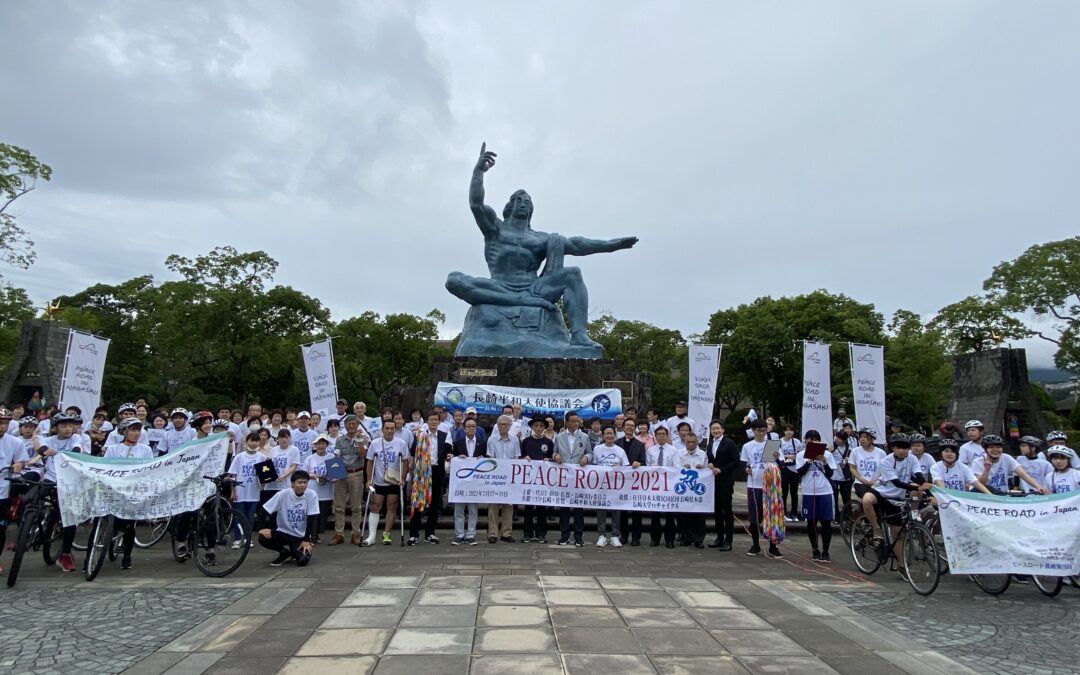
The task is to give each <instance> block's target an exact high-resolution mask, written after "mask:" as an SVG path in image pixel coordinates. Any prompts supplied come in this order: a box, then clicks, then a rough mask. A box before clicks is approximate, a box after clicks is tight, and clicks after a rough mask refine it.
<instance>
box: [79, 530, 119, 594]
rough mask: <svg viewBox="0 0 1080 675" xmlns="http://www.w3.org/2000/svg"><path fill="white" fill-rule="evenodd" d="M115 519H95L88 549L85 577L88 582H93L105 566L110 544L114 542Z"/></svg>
mask: <svg viewBox="0 0 1080 675" xmlns="http://www.w3.org/2000/svg"><path fill="white" fill-rule="evenodd" d="M112 531H113V517H112V516H101V517H100V518H95V519H94V529H93V534H92V535H91V536H90V543H89V545H88V546H87V548H86V568H85V569H84V570H83V575H84V576H85V577H86V580H87V581H93V580H94V578H95V577H97V575H98V572H100V571H101V566H102V565H104V564H105V556H106V555H108V553H109V551H108V548H109V543H110V542H111V541H112Z"/></svg>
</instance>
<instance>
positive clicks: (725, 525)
mask: <svg viewBox="0 0 1080 675" xmlns="http://www.w3.org/2000/svg"><path fill="white" fill-rule="evenodd" d="M734 489H735V486H733V485H719V484H718V485H717V486H716V497H715V499H714V500H713V517H714V518H715V520H716V538H717V540H718V541H722V542H724V541H726V542H728V543H729V544H730V543H731V539H732V537H733V536H734V535H735V512H734V511H732V510H731V495H732V492H733V491H734Z"/></svg>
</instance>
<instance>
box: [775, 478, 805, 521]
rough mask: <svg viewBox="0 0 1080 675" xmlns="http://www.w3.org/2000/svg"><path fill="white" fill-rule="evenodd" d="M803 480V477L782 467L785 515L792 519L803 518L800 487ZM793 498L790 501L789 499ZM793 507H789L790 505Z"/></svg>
mask: <svg viewBox="0 0 1080 675" xmlns="http://www.w3.org/2000/svg"><path fill="white" fill-rule="evenodd" d="M801 480H802V476H800V475H799V474H797V473H795V472H794V471H790V470H788V469H787V468H784V467H781V469H780V489H781V490H782V492H783V499H784V513H786V514H787V515H789V516H791V517H792V518H800V517H801V516H802V505H801V504H799V485H800V482H801ZM789 496H790V497H791V499H790V500H789V499H788V497H789ZM789 502H790V503H791V506H788V503H789Z"/></svg>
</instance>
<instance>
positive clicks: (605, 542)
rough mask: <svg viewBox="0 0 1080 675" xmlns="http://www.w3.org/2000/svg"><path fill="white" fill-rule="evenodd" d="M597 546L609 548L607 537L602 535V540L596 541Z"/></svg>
mask: <svg viewBox="0 0 1080 675" xmlns="http://www.w3.org/2000/svg"><path fill="white" fill-rule="evenodd" d="M596 545H597V546H598V547H601V548H603V547H604V546H607V537H605V536H604V535H600V538H599V539H597V540H596Z"/></svg>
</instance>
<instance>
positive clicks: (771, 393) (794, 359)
mask: <svg viewBox="0 0 1080 675" xmlns="http://www.w3.org/2000/svg"><path fill="white" fill-rule="evenodd" d="M702 337H703V339H704V340H705V341H706V342H717V343H721V344H723V345H724V350H723V355H722V362H721V365H720V370H721V372H723V371H724V370H725V369H729V370H730V372H731V373H732V375H734V376H736V377H737V378H738V381H739V382H740V383H741V386H742V387H743V388H744V389H745V393H746V395H747V396H748V397H749V398H750V399H751V400H752V401H755V402H757V403H758V404H761V405H763V407H764V409H765V410H767V411H769V412H771V413H773V414H777V415H781V416H783V417H785V418H786V419H788V420H795V419H797V418H798V415H799V412H800V409H801V405H802V351H801V350H802V344H801V342H802V340H804V339H810V340H817V341H820V342H826V343H829V344H830V345H832V346H833V348H834V349H832V350H830V351H833V352H834V357H833V359H832V364H833V382H834V388H836V387H837V386H839V387H841V388H842V387H843V383H844V382H845V381H846V382H847V383H848V385H847V387H846V390H847V391H849V392H850V390H851V388H850V382H851V379H850V378H851V376H850V372H849V371H848V369H847V368H846V367H845V365H844V364H846V362H847V359H846V358H844V359H842V360H840V359H837V358H836V354H837V353H839V354H842V353H844V351H845V350H844V343H845V342H858V343H872V344H883V341H884V334H883V320H882V317H881V314H879V313H878V312H877V311H875V310H874V307H873V305H868V304H863V303H860V302H856V301H855V300H852V299H851V298H848V297H847V296H844V295H833V294H831V293H828V292H827V291H824V290H817V291H814V292H813V293H809V294H807V295H800V296H796V297H786V298H777V299H774V298H771V297H762V298H758V299H757V300H755V301H754V302H752V303H750V304H744V305H739V306H738V307H734V308H731V309H725V310H720V311H717V312H715V313H714V314H713V315H712V316H711V317H710V318H709V327H708V329H707V330H706V331H705V333H704V334H703V335H702Z"/></svg>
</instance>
